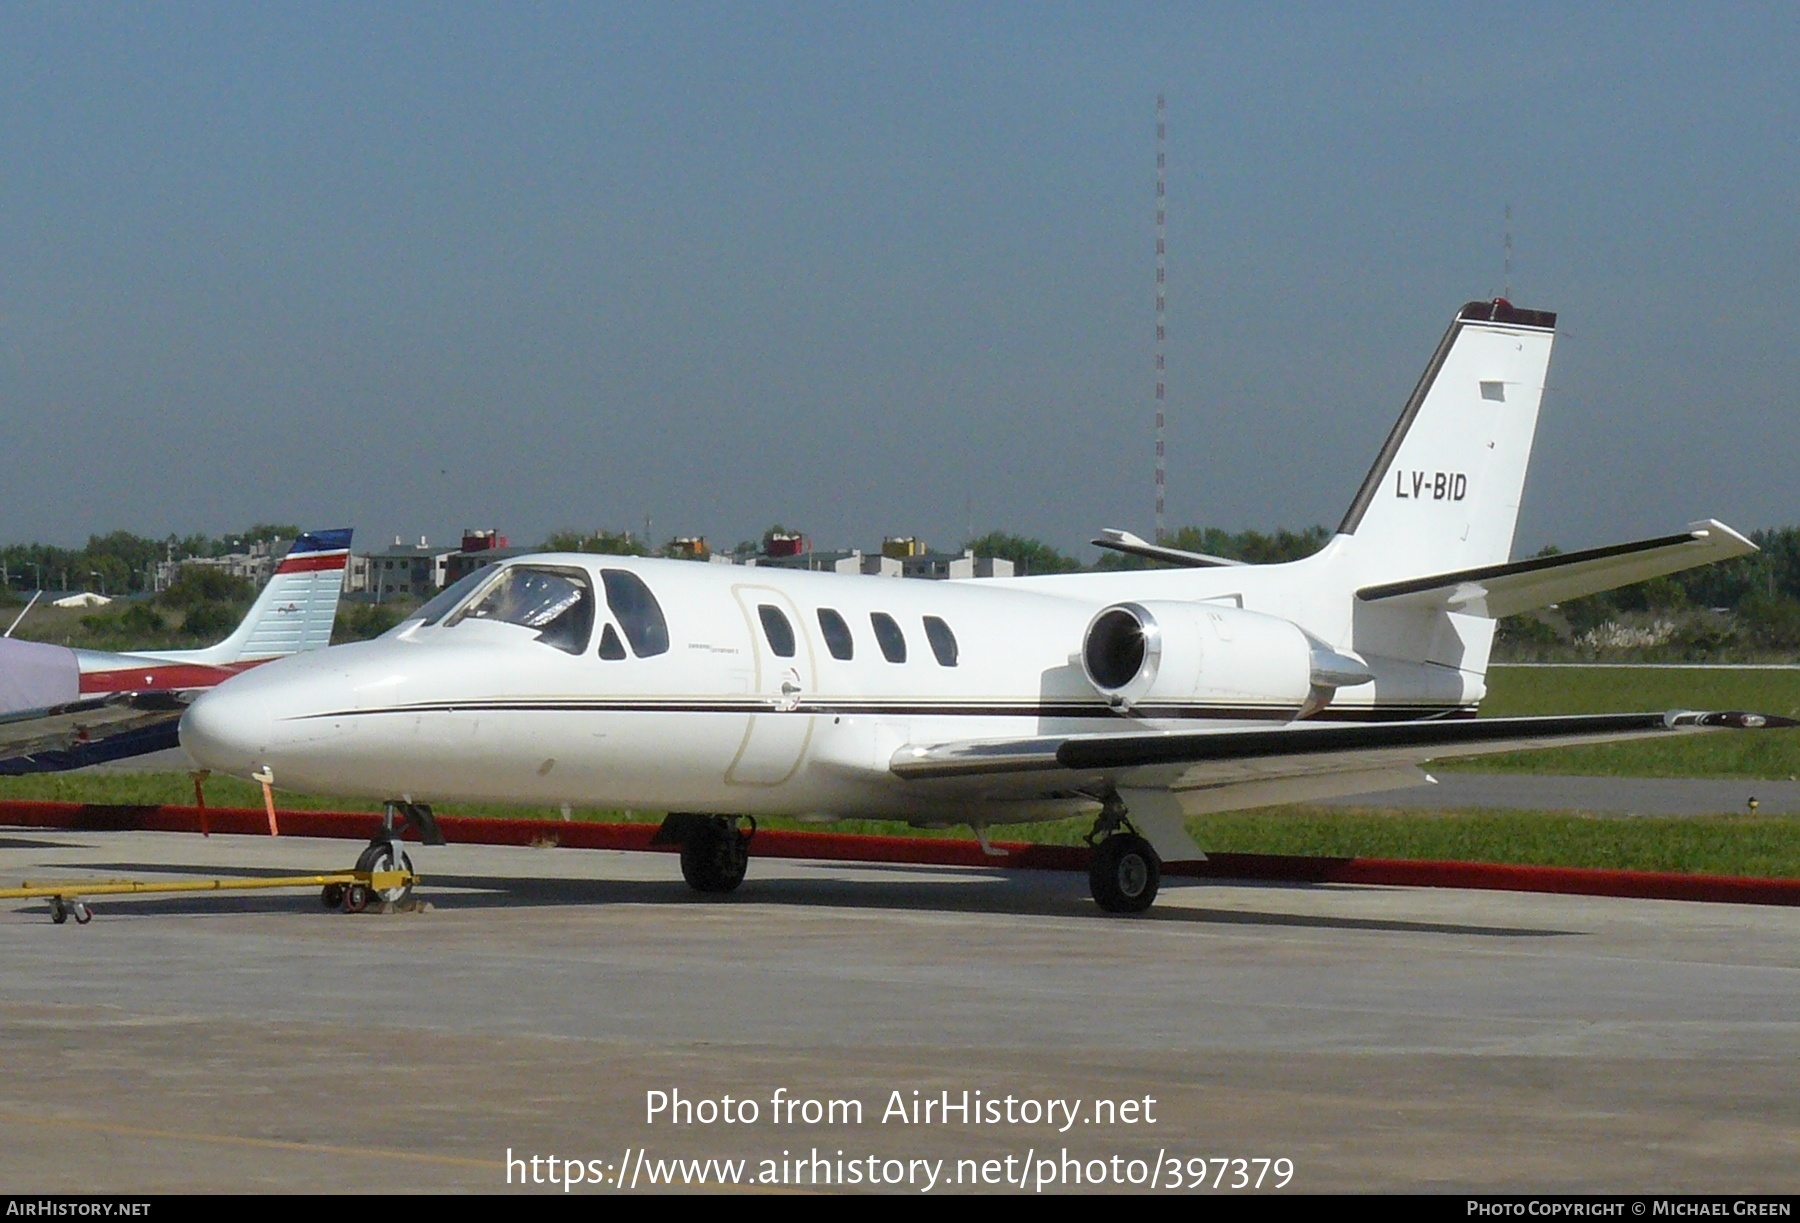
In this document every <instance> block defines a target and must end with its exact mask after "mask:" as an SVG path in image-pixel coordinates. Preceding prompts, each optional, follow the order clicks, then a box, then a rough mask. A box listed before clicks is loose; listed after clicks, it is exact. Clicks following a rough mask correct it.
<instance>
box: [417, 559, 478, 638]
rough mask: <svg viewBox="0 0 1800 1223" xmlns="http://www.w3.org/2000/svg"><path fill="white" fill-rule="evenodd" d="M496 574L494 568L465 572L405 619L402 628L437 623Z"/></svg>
mask: <svg viewBox="0 0 1800 1223" xmlns="http://www.w3.org/2000/svg"><path fill="white" fill-rule="evenodd" d="M493 576H494V571H493V570H492V569H477V570H475V572H473V573H466V574H464V575H463V576H462V577H461V578H460V579H459V580H457V581H455V582H452V583H451V584H450V585H448V586H446V587H444V588H443V589H442V590H440V591H438V592H437V593H436V594H435V595H432V596H431V598H430V599H428V600H426V602H425V603H424V604H423V605H422V606H421V607H420V608H419V610H418V611H416V612H414V613H413V614H412V615H410V616H408V617H407V618H406V619H405V620H403V621H402V622H401V623H400V625H399V627H401V628H423V627H425V626H426V625H431V624H436V623H437V622H438V621H439V620H442V619H443V618H444V615H445V613H446V612H448V611H450V610H451V609H452V608H454V607H455V606H456V605H457V604H458V603H461V602H462V601H463V600H464V599H466V598H468V597H469V596H470V595H472V594H474V593H475V588H476V587H477V586H479V585H481V584H482V583H483V582H485V581H487V580H488V579H489V578H491V577H493Z"/></svg>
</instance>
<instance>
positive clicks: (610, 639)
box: [600, 624, 625, 662]
mask: <svg viewBox="0 0 1800 1223" xmlns="http://www.w3.org/2000/svg"><path fill="white" fill-rule="evenodd" d="M600 657H602V658H604V659H607V660H609V661H611V662H617V661H618V660H619V659H621V658H623V657H625V643H624V642H623V641H620V640H619V633H618V630H617V629H615V628H613V626H612V625H610V624H609V625H607V626H606V627H605V628H604V629H602V630H601V632H600Z"/></svg>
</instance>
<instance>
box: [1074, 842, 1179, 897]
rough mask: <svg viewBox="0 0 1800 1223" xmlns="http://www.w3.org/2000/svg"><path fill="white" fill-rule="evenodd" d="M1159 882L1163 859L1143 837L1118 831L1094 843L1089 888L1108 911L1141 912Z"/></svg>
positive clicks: (1089, 871)
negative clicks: (1160, 858) (1159, 857)
mask: <svg viewBox="0 0 1800 1223" xmlns="http://www.w3.org/2000/svg"><path fill="white" fill-rule="evenodd" d="M1161 884H1162V862H1161V860H1159V859H1158V858H1157V856H1156V851H1155V850H1154V849H1151V848H1150V842H1148V841H1146V840H1144V838H1143V837H1140V836H1134V835H1132V834H1131V833H1118V834H1115V835H1113V836H1110V837H1107V838H1106V839H1105V840H1104V841H1102V842H1100V844H1098V845H1096V846H1094V856H1093V858H1092V859H1091V860H1090V861H1089V862H1088V889H1089V890H1090V891H1091V892H1093V894H1094V903H1095V904H1097V905H1099V906H1100V907H1101V908H1102V909H1105V910H1106V911H1107V912H1108V913H1142V912H1143V911H1144V910H1145V909H1148V908H1149V907H1150V906H1151V904H1153V903H1154V902H1155V900H1156V889H1157V888H1158V887H1159V886H1160V885H1161Z"/></svg>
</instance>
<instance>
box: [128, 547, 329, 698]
mask: <svg viewBox="0 0 1800 1223" xmlns="http://www.w3.org/2000/svg"><path fill="white" fill-rule="evenodd" d="M350 535H351V532H350V528H348V527H345V528H341V529H338V530H332V531H308V532H304V533H303V534H301V536H300V538H298V539H296V540H295V541H294V546H293V547H292V548H291V549H289V551H288V554H287V555H286V556H284V557H283V558H282V559H281V563H280V564H279V565H277V566H276V568H275V576H273V577H272V578H270V579H269V584H268V585H267V586H264V587H263V589H262V593H261V594H259V595H258V596H257V598H256V602H255V603H254V604H253V605H252V606H251V608H250V611H249V613H248V614H246V615H245V617H244V619H243V622H242V623H241V624H239V625H238V626H237V628H236V629H235V630H234V631H233V632H232V634H231V636H229V637H227V638H225V640H223V641H221V642H219V643H218V644H217V645H213V646H208V647H207V648H206V649H203V650H172V651H157V652H155V653H154V654H148V655H146V656H147V657H154V658H160V659H165V660H168V661H171V662H188V663H200V664H204V665H208V666H218V667H222V666H228V665H230V664H233V663H247V662H257V661H260V660H262V659H265V658H278V657H280V656H281V655H284V654H297V653H299V652H301V651H303V650H317V649H322V648H324V647H325V646H327V645H329V644H331V628H332V625H333V624H334V623H335V622H336V620H337V607H338V595H339V594H340V593H341V592H342V591H343V587H344V566H345V565H346V564H347V563H348V562H349V558H350Z"/></svg>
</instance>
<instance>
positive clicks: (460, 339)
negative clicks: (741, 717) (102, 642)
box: [0, 4, 1800, 551]
mask: <svg viewBox="0 0 1800 1223" xmlns="http://www.w3.org/2000/svg"><path fill="white" fill-rule="evenodd" d="M1797 33H1800V9H1795V8H1794V7H1792V6H1724V5H1720V6H1646V5H1631V6H1623V5H1621V6H1600V5H1592V6H1579V7H1577V6H1564V7H1555V6H1544V5H1529V4H1528V5H1508V6H1483V7H1475V6H1443V5H1418V6H1408V5H1383V6H1376V7H1369V6H1351V5H1342V6H1339V5H1316V6H1314V5H1309V6H1303V7H1295V8H1290V9H1287V10H1270V9H1268V8H1267V7H1266V6H1242V5H1179V6H1175V5H1169V6H1164V5H1071V6H1051V5H1040V6H1022V5H1006V6H1000V5H991V6H990V5H980V6H964V5H913V6H806V5H779V6H777V5H755V6H748V5H746V6H711V5H708V6H682V5H657V6H617V7H614V6H597V5H571V6H563V5H529V6H528V5H515V6H493V5H467V6H458V5H434V6H423V5H413V6H400V5H383V6H361V5H318V4H308V5H303V6H286V5H279V4H268V5H256V6H248V5H221V6H208V5H188V6H181V7H176V6H159V7H148V6H145V7H136V8H124V7H119V6H97V5H96V6H82V5H65V4H57V5H29V4H17V5H9V6H7V7H6V8H5V9H3V10H0V116H4V122H0V454H4V455H5V456H6V457H5V460H4V462H5V468H4V470H5V472H6V479H5V480H4V482H3V484H0V538H4V539H8V540H22V539H43V540H47V541H56V542H75V541H78V540H80V539H82V538H84V537H85V536H86V535H87V534H88V533H89V532H92V531H102V530H108V529H112V528H115V527H123V528H127V529H132V530H136V531H140V532H144V533H148V534H161V533H165V532H169V531H176V532H182V533H186V532H188V531H196V530H198V531H208V532H222V531H227V530H232V529H236V528H239V527H241V526H243V525H245V524H247V523H249V522H252V521H258V520H265V521H266V520H292V521H299V522H301V523H303V524H307V525H314V526H325V525H337V524H350V525H354V526H356V527H358V528H359V530H360V531H361V532H362V536H361V538H362V539H363V540H364V541H366V542H374V541H378V540H380V539H382V538H384V537H387V538H391V537H392V536H393V535H395V534H404V535H407V536H409V537H417V536H418V535H420V534H429V535H430V536H432V537H433V538H434V539H441V538H445V537H447V536H449V535H450V534H452V533H453V532H455V531H456V530H457V529H459V528H461V527H463V526H496V527H499V528H500V529H501V530H502V531H504V532H506V533H508V534H510V535H511V536H512V537H513V538H514V539H515V540H523V541H533V540H535V539H538V538H541V537H542V536H543V534H545V533H546V532H548V531H550V530H552V529H556V528H559V527H577V528H591V527H607V528H612V529H624V528H633V529H641V528H642V525H643V522H644V519H645V517H646V515H648V516H649V517H650V518H651V519H652V524H653V525H652V533H653V534H654V535H655V536H656V537H657V538H658V539H662V538H666V537H667V536H669V535H672V534H677V533H682V534H686V533H703V534H706V535H708V536H710V537H712V538H713V539H715V540H717V541H723V542H726V543H729V542H732V541H735V540H737V539H739V538H744V537H747V536H752V535H755V534H757V533H759V532H760V531H761V530H762V528H763V527H765V526H767V525H768V524H769V523H771V522H774V521H777V520H779V521H781V522H783V523H786V524H788V525H790V526H798V527H801V528H803V529H805V530H807V531H808V532H809V533H810V534H811V535H812V536H813V537H814V539H815V540H816V542H818V543H819V544H820V545H821V546H842V545H851V544H862V545H870V544H873V543H875V542H877V541H878V540H879V538H880V537H881V536H882V535H883V534H886V533H896V534H897V533H918V534H921V535H923V536H924V537H925V538H927V539H928V540H929V541H930V542H932V543H934V544H944V545H954V544H955V543H958V542H960V540H961V538H962V537H963V535H964V534H965V532H966V531H967V529H968V528H969V527H970V526H973V528H974V529H975V530H976V531H977V532H979V531H984V530H987V529H990V528H1003V529H1008V530H1014V531H1019V532H1022V533H1026V534H1031V535H1037V536H1040V537H1042V538H1044V539H1046V540H1048V541H1050V542H1052V543H1054V544H1056V545H1057V546H1059V547H1063V548H1068V549H1073V548H1076V547H1078V546H1079V545H1081V544H1082V543H1083V541H1085V540H1086V539H1087V538H1088V537H1089V536H1090V535H1091V534H1092V533H1093V532H1094V531H1096V530H1097V529H1098V528H1100V527H1103V526H1120V527H1127V528H1131V529H1135V530H1138V531H1141V532H1145V533H1148V531H1149V529H1150V526H1151V491H1152V485H1151V471H1152V467H1151V462H1152V460H1151V445H1152V434H1151V412H1152V406H1151V386H1152V372H1151V365H1150V357H1151V330H1152V315H1151V300H1152V279H1151V278H1152V246H1151V242H1152V216H1153V195H1152V186H1153V182H1154V177H1153V175H1154V170H1153V165H1154V162H1153V157H1154V149H1153V144H1152V134H1153V123H1154V112H1153V106H1154V96H1155V94H1156V93H1157V92H1158V91H1161V92H1163V93H1164V94H1166V95H1167V98H1168V106H1169V134H1168V152H1169V163H1170V165H1169V184H1170V185H1169V190H1170V216H1169V244H1170V256H1169V268H1170V271H1169V276H1170V287H1169V327H1170V338H1169V378H1168V381H1169V386H1170V399H1169V404H1170V426H1169V458H1168V466H1169V490H1170V491H1169V518H1170V521H1171V525H1177V524H1181V523H1187V522H1206V523H1210V524H1214V525H1220V526H1225V527H1229V528H1238V527H1245V526H1255V527H1273V526H1279V525H1288V526H1301V525H1305V524H1308V523H1313V522H1325V523H1335V522H1336V520H1337V518H1338V517H1339V515H1340V514H1341V512H1342V509H1343V506H1344V505H1345V504H1346V503H1347V502H1348V500H1349V498H1350V496H1351V495H1352V493H1353V492H1354V490H1355V488H1356V485H1357V483H1358V481H1359V479H1360V478H1361V475H1362V472H1363V470H1364V469H1365V468H1366V467H1367V465H1368V463H1369V462H1370V460H1371V459H1372V458H1373V456H1374V453H1375V450H1376V448H1377V447H1378V445H1379V443H1380V441H1381V438H1382V435H1383V434H1384V433H1385V431H1386V429H1387V427H1388V425H1389V424H1390V423H1391V421H1392V418H1393V417H1394V415H1395V414H1396V413H1397V412H1398V410H1399V407H1400V404H1401V401H1402V400H1403V398H1404V397H1405V395H1406V393H1407V391H1408V390H1410V389H1411V386H1412V384H1413V382H1414V381H1415V379H1416V378H1417V376H1418V372H1419V369H1420V368H1421V367H1422V365H1423V363H1424V361H1425V359H1426V357H1427V356H1428V355H1429V353H1430V351H1431V348H1432V346H1433V344H1434V343H1435V342H1436V340H1437V338H1438V336H1439V334H1440V333H1441V332H1442V330H1443V328H1444V326H1445V325H1446V323H1447V322H1448V320H1449V318H1450V316H1451V314H1452V312H1453V311H1454V310H1455V309H1456V307H1457V306H1459V305H1460V304H1461V303H1462V302H1464V301H1466V300H1469V299H1472V298H1485V297H1490V296H1494V295H1496V294H1498V293H1499V292H1500V289H1501V282H1502V269H1501V232H1502V221H1501V218H1502V210H1503V208H1504V207H1505V206H1506V205H1507V204H1508V203H1510V204H1511V206H1512V210H1513V216H1514V247H1515V254H1514V261H1513V275H1512V291H1513V298H1514V300H1515V301H1517V302H1518V303H1519V304H1521V305H1527V306H1532V307H1538V308H1545V309H1553V310H1557V311H1559V312H1560V314H1561V316H1562V334H1561V336H1560V338H1559V341H1558V347H1557V351H1556V355H1555V358H1554V360H1553V363H1552V371H1551V391H1550V394H1549V396H1548V398H1547V400H1546V403H1545V409H1544V415H1543V419H1542V423H1541V425H1540V429H1539V437H1538V450H1537V459H1536V461H1535V463H1534V467H1533V474H1532V478H1531V481H1530V483H1529V485H1528V487H1527V490H1526V504H1525V509H1524V514H1523V518H1522V522H1521V529H1520V538H1519V546H1520V548H1521V549H1522V550H1526V551H1529V550H1531V549H1534V548H1535V547H1536V546H1538V545H1539V544H1542V543H1544V542H1547V541H1551V540H1554V541H1557V542H1559V543H1561V544H1563V545H1564V546H1565V547H1573V546H1580V545H1584V544H1594V543H1602V542H1608V541H1610V540H1613V539H1615V538H1620V537H1626V536H1631V535H1639V534H1649V533H1657V532H1660V531H1662V530H1664V529H1667V528H1670V527H1673V526H1678V525H1680V524H1681V523H1684V522H1686V521H1688V520H1689V519H1691V518H1694V517H1699V516H1705V515H1717V516H1719V517H1722V518H1724V519H1726V520H1727V521H1729V522H1732V523H1733V524H1734V525H1737V526H1740V527H1744V528H1749V527H1756V526H1772V525H1783V524H1788V523H1793V522H1796V521H1800V499H1797V498H1796V495H1795V491H1794V490H1795V487H1796V472H1795V469H1796V459H1797V458H1800V447H1797V446H1796V441H1795V432H1796V430H1795V423H1796V412H1795V390H1794V388H1795V387H1796V386H1800V345H1797V344H1796V334H1797V329H1796V326H1795V324H1794V321H1793V317H1794V315H1793V313H1792V312H1793V306H1792V305H1791V304H1790V301H1791V299H1792V298H1794V297H1795V296H1796V289H1797V288H1800V220H1797V217H1800V164H1797V159H1800V154H1797V152H1796V148H1797V147H1800V146H1797V142H1796V133H1797V132H1800V73H1796V72H1795V71H1794V69H1793V64H1794V63H1796V62H1800V39H1797V37H1796V35H1797Z"/></svg>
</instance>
